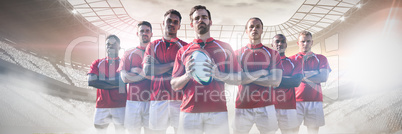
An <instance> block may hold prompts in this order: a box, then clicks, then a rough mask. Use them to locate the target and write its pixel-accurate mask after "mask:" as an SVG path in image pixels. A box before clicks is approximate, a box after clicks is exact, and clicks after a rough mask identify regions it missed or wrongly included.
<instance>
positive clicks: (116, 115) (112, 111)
mask: <svg viewBox="0 0 402 134" xmlns="http://www.w3.org/2000/svg"><path fill="white" fill-rule="evenodd" d="M124 112H125V107H119V108H96V109H95V117H94V124H95V125H108V124H109V123H112V122H113V123H114V124H115V125H123V124H124Z"/></svg>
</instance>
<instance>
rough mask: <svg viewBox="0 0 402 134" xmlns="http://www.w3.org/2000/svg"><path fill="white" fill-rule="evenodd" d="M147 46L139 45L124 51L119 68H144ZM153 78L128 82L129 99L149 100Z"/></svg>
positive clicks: (127, 69) (129, 69)
mask: <svg viewBox="0 0 402 134" xmlns="http://www.w3.org/2000/svg"><path fill="white" fill-rule="evenodd" d="M144 53H145V47H142V46H138V47H136V48H134V49H130V50H128V51H126V52H125V53H124V56H123V58H122V59H121V60H120V66H119V69H117V72H120V71H121V70H126V71H127V72H130V71H131V68H134V67H138V68H141V69H142V60H143V59H144V58H143V57H144ZM150 89H151V80H149V79H143V80H141V81H137V82H133V83H129V84H128V88H127V100H131V101H149V100H150V94H151V90H150Z"/></svg>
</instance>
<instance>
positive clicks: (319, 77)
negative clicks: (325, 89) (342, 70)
mask: <svg viewBox="0 0 402 134" xmlns="http://www.w3.org/2000/svg"><path fill="white" fill-rule="evenodd" d="M329 72H330V70H329V69H320V70H319V71H318V74H316V75H313V76H311V77H307V78H306V77H305V78H304V81H306V82H313V83H317V84H318V83H321V82H326V81H327V80H328V75H329Z"/></svg>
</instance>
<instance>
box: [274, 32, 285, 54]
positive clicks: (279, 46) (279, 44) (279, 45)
mask: <svg viewBox="0 0 402 134" xmlns="http://www.w3.org/2000/svg"><path fill="white" fill-rule="evenodd" d="M271 45H272V47H273V48H274V49H275V50H276V51H278V52H279V53H280V54H283V53H285V50H286V48H287V47H288V44H287V43H286V37H285V36H284V35H283V34H277V35H275V36H274V37H273V38H272V44H271Z"/></svg>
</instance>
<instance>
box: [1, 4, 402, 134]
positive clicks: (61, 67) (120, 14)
mask: <svg viewBox="0 0 402 134" xmlns="http://www.w3.org/2000/svg"><path fill="white" fill-rule="evenodd" d="M198 4H201V5H205V6H206V7H207V8H209V10H210V11H211V14H212V15H211V16H212V20H213V21H214V23H213V25H212V26H211V29H210V30H211V36H212V37H214V38H216V39H218V40H221V41H224V42H228V43H230V44H231V46H232V48H233V49H239V48H240V47H242V46H244V44H246V43H247V41H248V37H247V35H246V34H245V29H244V27H245V24H246V21H247V20H248V19H249V18H251V17H255V16H256V17H260V18H261V19H262V21H263V22H264V27H263V30H264V33H263V34H262V43H263V44H264V45H265V46H268V47H271V42H272V37H273V36H274V35H276V34H279V33H281V34H284V35H285V36H286V37H287V40H288V49H287V50H286V54H287V56H291V55H293V54H296V53H297V52H298V46H297V44H296V41H297V38H298V37H297V36H298V33H299V32H300V31H303V30H307V31H310V32H311V33H312V34H313V40H314V44H313V47H312V51H313V52H315V53H317V54H322V55H325V56H326V57H327V58H328V62H329V64H330V66H331V69H332V72H331V73H330V75H329V78H328V81H327V82H325V83H322V86H323V96H324V114H325V120H326V125H325V126H324V127H322V128H320V133H391V134H399V133H402V98H401V97H400V96H401V95H402V90H401V89H400V87H402V84H401V82H400V80H401V79H402V71H400V68H399V66H400V65H402V63H400V61H401V60H400V59H399V57H400V56H399V53H400V51H401V50H402V45H400V44H402V38H401V35H402V32H401V31H402V1H401V0H304V1H297V0H251V1H246V0H233V1H232V0H222V1H220V0H196V1H190V0H175V1H169V2H168V1H159V0H149V1H145V0H133V1H124V0H3V1H1V2H0V7H1V8H0V10H1V12H0V18H1V19H2V21H0V79H1V81H0V83H1V87H2V88H1V90H0V106H1V107H2V108H1V113H0V117H1V121H0V133H7V134H11V133H35V134H39V133H77V134H78V133H79V134H81V133H82V134H84V133H93V131H94V130H93V129H94V128H93V116H94V110H95V101H96V100H95V99H96V89H94V88H92V87H89V86H88V81H87V72H88V70H89V67H90V64H91V63H92V61H94V60H96V59H98V58H103V57H105V43H104V40H105V38H106V37H107V36H108V35H109V34H116V35H117V36H119V37H120V38H121V42H122V49H121V50H120V53H121V54H120V55H122V54H123V53H124V51H125V50H128V49H129V48H133V47H135V46H136V45H137V44H138V42H139V41H138V39H137V37H136V24H137V23H138V22H139V21H141V20H147V21H149V22H151V24H152V25H153V27H154V29H153V37H152V40H156V39H160V38H162V35H163V28H162V22H163V14H164V12H165V11H167V10H169V9H176V10H178V11H180V12H181V14H182V16H183V21H182V22H181V28H180V30H179V31H178V38H180V39H182V40H184V41H186V42H190V41H192V39H193V38H194V36H195V34H194V30H193V29H192V28H191V26H190V20H189V17H188V13H189V12H190V8H191V7H192V6H194V5H198ZM226 88H227V89H226V90H228V92H229V94H226V97H227V100H228V101H227V106H228V112H229V123H231V122H232V119H233V116H234V100H235V97H236V90H237V86H226ZM111 127H113V126H111ZM108 132H109V133H113V129H111V128H110V127H109V129H108ZM306 132H307V130H306V128H304V127H303V126H302V127H301V128H300V133H306ZM168 133H173V131H172V130H171V129H168ZM250 133H258V130H257V129H256V127H255V126H254V127H253V128H252V130H251V131H250ZM277 133H280V131H279V130H278V131H277Z"/></svg>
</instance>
